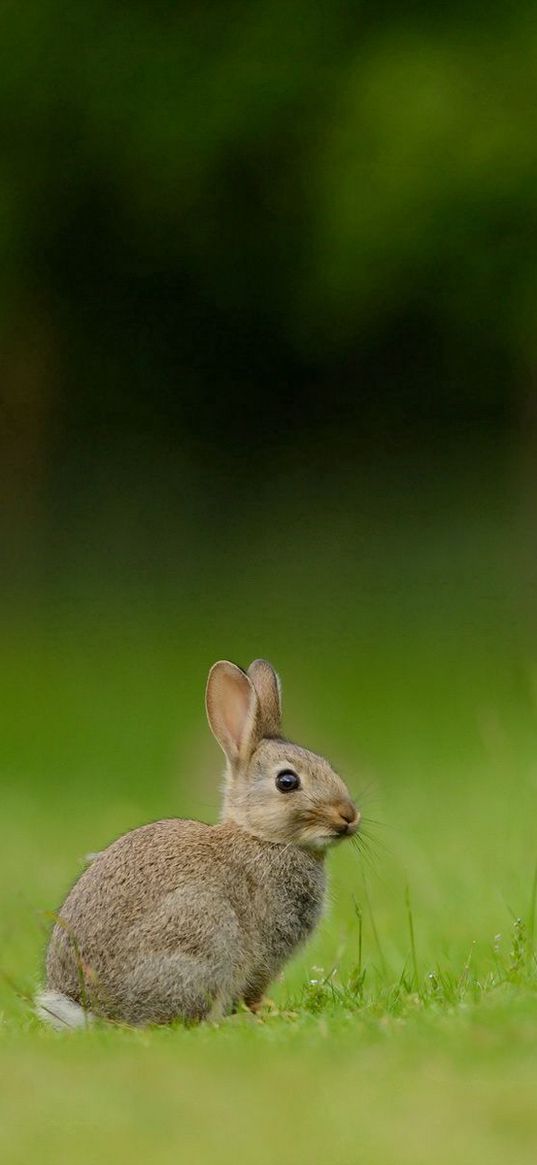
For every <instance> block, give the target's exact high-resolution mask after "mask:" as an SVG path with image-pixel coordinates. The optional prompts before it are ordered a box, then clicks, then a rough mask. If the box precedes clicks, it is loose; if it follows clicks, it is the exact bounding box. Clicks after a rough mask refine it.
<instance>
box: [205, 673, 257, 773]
mask: <svg viewBox="0 0 537 1165" xmlns="http://www.w3.org/2000/svg"><path fill="white" fill-rule="evenodd" d="M205 706H206V708H207V718H208V721H209V725H210V727H211V732H212V733H213V734H214V736H215V737H216V739H217V741H218V743H219V745H220V747H221V748H222V749H223V750H224V752H225V754H226V756H227V758H228V760H229V761H230V762H231V763H232V764H237V762H238V761H241V760H247V759H248V757H249V756H250V755H251V753H252V752H253V750H254V748H255V746H256V744H257V743H258V735H259V734H258V708H259V704H258V699H257V693H256V690H255V688H254V685H253V683H252V681H251V679H250V678H249V677H248V676H247V675H246V673H245V672H243V670H242V668H240V667H237V665H236V664H235V663H228V661H227V660H220V662H219V663H215V664H213V666H212V668H211V670H210V672H209V679H208V680H207V692H206V696H205Z"/></svg>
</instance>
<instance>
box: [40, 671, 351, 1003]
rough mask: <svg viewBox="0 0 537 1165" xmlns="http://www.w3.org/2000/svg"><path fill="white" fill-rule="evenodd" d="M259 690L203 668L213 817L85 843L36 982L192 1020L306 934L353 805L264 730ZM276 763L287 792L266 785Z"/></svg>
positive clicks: (275, 967) (250, 992)
mask: <svg viewBox="0 0 537 1165" xmlns="http://www.w3.org/2000/svg"><path fill="white" fill-rule="evenodd" d="M257 666H258V665H256V667H257ZM264 667H265V668H267V669H268V668H269V667H270V665H269V664H265V665H264ZM263 675H264V679H265V680H266V678H267V672H266V671H265V672H264V673H263ZM215 676H216V682H215V683H214V688H212V684H213V681H214V677H215ZM211 677H213V679H212V678H211ZM228 680H229V683H228ZM257 688H258V691H261V698H263V696H262V691H263V689H262V685H261V684H258V685H257ZM258 691H256V688H254V685H253V683H252V680H251V679H250V678H249V677H248V676H247V675H246V674H245V673H244V672H242V671H241V669H239V668H237V669H235V665H233V664H228V663H222V664H216V665H215V667H214V668H213V669H212V670H211V673H210V677H209V684H208V695H207V706H208V714H209V719H210V723H211V727H212V728H213V731H214V732H215V735H217V737H218V739H219V740H220V742H221V743H222V744H223V747H224V748H225V751H226V755H227V759H228V765H227V771H226V788H225V800H224V810H223V819H222V821H221V822H220V823H219V824H217V825H205V824H203V823H202V822H198V821H183V820H165V821H157V822H153V823H152V824H149V825H144V826H141V827H140V828H139V829H135V830H133V831H132V832H130V833H127V834H125V835H124V836H123V837H120V838H118V840H117V841H115V842H113V843H112V844H111V845H110V846H109V847H108V848H107V849H105V850H103V851H102V852H100V853H97V854H96V856H95V858H94V860H93V861H92V863H91V865H90V866H88V868H87V869H86V870H84V872H83V873H82V875H81V876H80V878H79V879H78V881H77V882H76V884H75V885H74V887H73V889H72V890H71V893H70V894H69V895H68V897H67V899H66V901H65V903H64V904H63V906H62V907H61V909H60V911H59V916H58V921H57V923H56V925H55V926H54V929H53V932H52V936H51V940H50V944H49V949H48V955H47V990H48V991H53V992H60V993H62V994H63V995H65V996H66V997H67V999H68V1000H71V1001H74V1002H75V1003H78V1004H80V1005H81V1006H82V1007H83V1008H84V1009H88V1010H89V1011H91V1013H92V1014H93V1015H100V1016H104V1017H107V1018H109V1019H113V1020H116V1021H122V1022H126V1023H130V1024H148V1023H169V1022H171V1021H172V1020H174V1019H177V1018H182V1019H184V1020H187V1021H197V1020H201V1019H205V1018H208V1017H214V1016H215V1015H218V1014H223V1013H225V1012H227V1011H229V1010H231V1009H232V1008H233V1007H234V1006H236V1005H237V1004H238V1003H239V1002H241V1001H244V1002H245V1003H246V1004H247V1005H248V1006H251V1007H253V1008H255V1007H256V1006H257V1005H258V1003H259V1001H260V1000H261V998H262V995H263V993H264V991H265V990H266V987H267V986H268V984H269V983H270V981H271V980H272V979H273V978H274V976H275V975H276V974H277V973H278V972H279V971H280V970H281V968H282V967H283V966H284V964H285V963H286V962H287V960H288V959H289V958H290V956H291V955H292V954H293V953H294V952H295V951H296V949H297V947H299V946H300V944H301V943H302V942H304V940H305V939H307V938H308V936H309V935H310V934H311V932H312V931H313V929H314V927H315V925H316V924H317V922H318V920H319V917H320V915H321V912H322V907H323V899H324V894H325V882H326V878H325V870H324V860H323V859H324V854H325V851H326V847H327V845H328V844H329V843H330V842H331V841H335V840H337V839H338V838H339V837H341V836H342V835H343V834H342V831H343V830H345V831H346V833H352V832H354V829H355V828H356V826H357V824H358V815H357V814H356V810H355V809H354V806H352V803H351V802H350V798H349V794H348V792H347V790H346V787H345V785H344V784H343V782H342V781H341V779H340V778H339V777H338V776H337V775H336V773H334V771H333V770H332V769H331V767H330V765H329V764H328V762H327V761H325V760H323V758H322V757H318V756H316V755H315V754H314V753H310V752H308V751H307V750H305V749H301V748H298V747H297V746H296V745H292V744H290V743H289V742H288V741H285V740H283V739H281V737H280V738H271V739H267V738H266V737H264V736H263V729H264V727H265V726H266V725H267V723H269V722H270V727H271V730H274V729H275V724H274V717H275V703H274V697H273V694H270V700H271V704H270V709H269V710H268V712H267V713H266V714H264V713H263V709H262V708H261V706H260V703H259V694H258ZM269 692H271V693H273V692H274V689H273V688H272V689H271V687H270V685H268V686H267V693H269ZM267 698H269V697H268V695H267ZM227 701H228V702H229V707H228V706H227V704H226V702H227ZM282 768H292V769H293V770H294V771H295V772H297V773H298V774H299V776H300V779H301V784H302V787H301V789H300V790H297V791H296V792H293V793H290V794H282V793H281V792H279V791H278V790H277V788H276V785H275V774H277V772H278V771H280V770H281V769H282ZM42 1014H43V1012H42ZM44 1017H45V1018H46V1015H45V1016H44Z"/></svg>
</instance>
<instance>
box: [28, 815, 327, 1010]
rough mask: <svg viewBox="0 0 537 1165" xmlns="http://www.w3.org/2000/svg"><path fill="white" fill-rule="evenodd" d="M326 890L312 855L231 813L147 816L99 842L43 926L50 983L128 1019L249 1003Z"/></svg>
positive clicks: (303, 931) (313, 916) (303, 932)
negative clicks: (222, 818) (228, 817)
mask: <svg viewBox="0 0 537 1165" xmlns="http://www.w3.org/2000/svg"><path fill="white" fill-rule="evenodd" d="M324 890H325V871H324V864H323V861H322V858H321V855H319V854H318V855H315V854H313V853H311V852H310V851H308V850H302V849H299V848H298V847H297V846H287V845H278V844H274V843H271V842H263V841H260V840H258V839H256V838H254V837H252V836H250V835H248V834H246V833H245V831H244V830H242V829H241V828H240V827H239V826H237V825H235V824H234V823H233V822H226V823H224V824H221V825H214V826H210V825H204V824H202V823H201V822H198V821H181V820H170V821H157V822H154V823H153V824H151V825H144V826H142V827H141V828H140V829H135V830H133V831H132V833H127V834H125V835H124V836H123V837H120V838H118V840H117V841H115V842H113V844H112V845H110V846H109V847H108V849H106V850H104V851H103V852H102V853H100V854H99V855H98V856H97V857H96V858H95V860H94V861H93V862H92V864H91V865H90V866H89V867H88V868H87V869H86V870H85V871H84V873H83V874H82V876H81V877H80V879H79V880H78V882H77V883H76V884H75V886H74V887H73V889H72V890H71V893H70V894H69V896H68V898H67V900H66V902H65V904H64V905H63V906H62V909H61V923H60V922H58V923H57V924H56V926H55V928H54V931H53V934H52V938H51V943H50V947H49V953H48V958H47V978H48V987H49V989H51V990H53V991H58V992H61V993H63V994H64V995H66V996H67V997H68V998H69V999H72V1000H75V1001H76V1002H77V1003H79V1004H81V1005H83V1006H85V1007H89V1009H90V1010H91V1011H92V1012H93V1011H95V1012H96V1013H98V1014H99V1015H104V1016H108V1017H110V1018H113V1019H116V1020H120V1021H123V1022H126V1023H131V1024H144V1023H169V1022H170V1021H171V1020H173V1019H175V1018H177V1017H178V1016H182V1017H183V1018H186V1019H192V1020H194V1019H203V1018H205V1017H207V1016H208V1015H216V1014H219V1013H221V1012H225V1011H229V1010H230V1009H231V1008H232V1007H233V1005H234V1004H236V1003H238V1002H240V1001H241V1000H244V1001H246V1002H247V1003H248V1004H250V1005H252V1004H255V1003H256V1002H258V1001H259V999H260V998H261V996H262V994H263V992H264V990H265V988H266V986H267V984H268V983H269V982H270V981H271V979H273V978H274V976H275V975H276V974H277V973H278V972H279V971H280V970H281V968H282V967H283V965H284V964H285V963H286V962H287V960H288V959H289V957H290V956H291V955H292V954H293V952H294V951H295V950H296V948H297V947H298V946H299V945H300V944H301V943H302V942H303V941H304V940H305V939H306V938H307V937H308V935H309V934H310V933H311V931H312V930H313V928H314V927H315V925H316V923H317V922H318V919H319V916H320V914H321V911H322V905H323V897H324ZM89 968H91V973H90V974H88V971H87V969H89ZM84 970H85V973H84V974H83V973H82V972H83V971H84Z"/></svg>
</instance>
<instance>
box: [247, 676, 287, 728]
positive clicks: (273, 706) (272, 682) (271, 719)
mask: <svg viewBox="0 0 537 1165" xmlns="http://www.w3.org/2000/svg"><path fill="white" fill-rule="evenodd" d="M248 675H249V676H250V679H251V681H252V683H253V685H254V688H255V690H256V692H257V698H258V700H259V712H260V719H261V727H262V731H263V736H280V735H281V730H282V686H281V683H280V677H279V676H278V675H277V673H276V672H275V671H274V668H273V667H272V664H270V663H269V662H268V660H266V659H254V661H253V663H251V664H250V667H249V668H248Z"/></svg>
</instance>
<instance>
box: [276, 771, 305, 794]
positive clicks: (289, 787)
mask: <svg viewBox="0 0 537 1165" xmlns="http://www.w3.org/2000/svg"><path fill="white" fill-rule="evenodd" d="M276 788H277V789H279V790H280V793H292V791H293V789H300V781H299V779H298V777H297V775H296V773H294V772H293V770H292V769H282V772H281V773H278V776H277V777H276Z"/></svg>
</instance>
